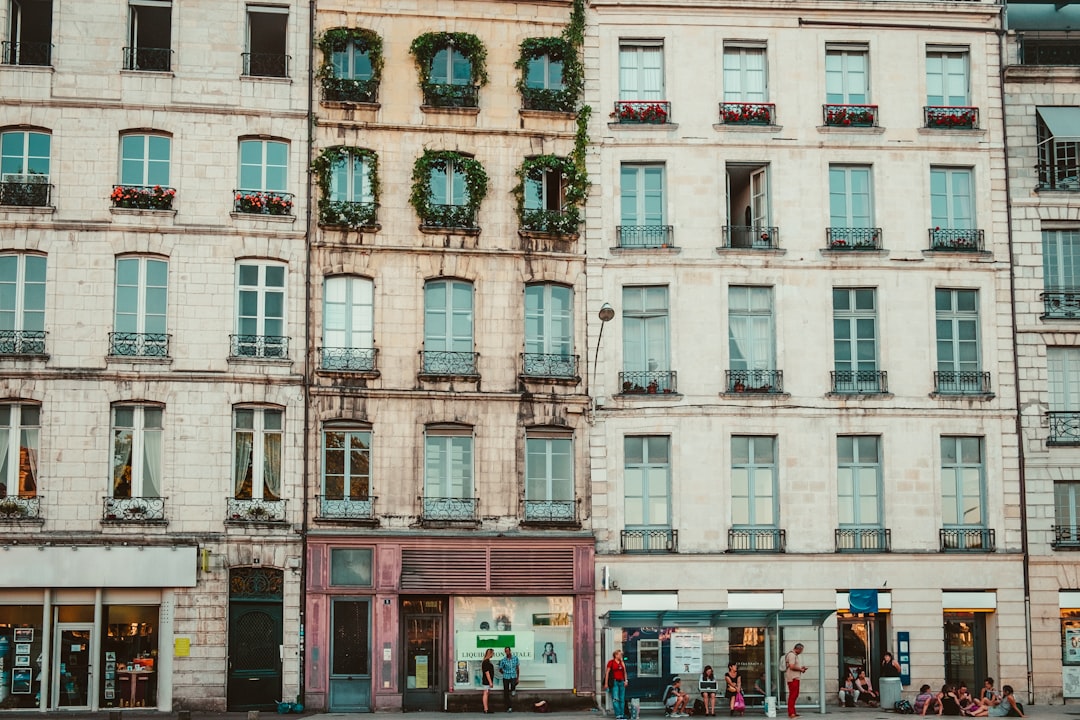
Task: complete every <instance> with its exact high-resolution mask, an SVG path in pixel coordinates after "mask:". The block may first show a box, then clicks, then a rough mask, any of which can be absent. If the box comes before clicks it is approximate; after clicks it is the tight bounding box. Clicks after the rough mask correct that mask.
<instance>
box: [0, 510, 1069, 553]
mask: <svg viewBox="0 0 1080 720" xmlns="http://www.w3.org/2000/svg"><path fill="white" fill-rule="evenodd" d="M44 524H45V518H43V517H5V518H0V526H3V527H12V526H16V525H17V526H23V525H44ZM1078 547H1080V546H1078Z"/></svg>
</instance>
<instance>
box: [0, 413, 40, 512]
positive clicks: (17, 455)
mask: <svg viewBox="0 0 1080 720" xmlns="http://www.w3.org/2000/svg"><path fill="white" fill-rule="evenodd" d="M40 434H41V407H40V406H39V405H33V404H28V403H0V498H3V497H7V496H9V495H15V496H18V497H37V493H38V452H39V450H40V445H39V442H40Z"/></svg>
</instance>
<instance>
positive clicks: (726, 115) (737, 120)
mask: <svg viewBox="0 0 1080 720" xmlns="http://www.w3.org/2000/svg"><path fill="white" fill-rule="evenodd" d="M720 122H721V124H723V125H775V124H776V105H775V104H774V103H748V102H723V103H720Z"/></svg>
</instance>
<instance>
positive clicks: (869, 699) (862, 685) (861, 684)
mask: <svg viewBox="0 0 1080 720" xmlns="http://www.w3.org/2000/svg"><path fill="white" fill-rule="evenodd" d="M855 689H856V690H858V691H859V698H860V699H861V700H862V701H863V702H865V703H866V704H867V705H869V706H870V707H877V706H878V702H879V701H880V700H881V697H880V696H879V695H878V694H877V693H876V692H874V687H873V686H872V685H871V684H870V678H868V677H866V671H865V670H860V671H859V676H858V677H857V678H855Z"/></svg>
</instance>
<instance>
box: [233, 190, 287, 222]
mask: <svg viewBox="0 0 1080 720" xmlns="http://www.w3.org/2000/svg"><path fill="white" fill-rule="evenodd" d="M294 197H295V196H294V195H293V194H292V193H287V192H275V191H262V190H233V211H234V212H238V213H242V214H244V215H283V216H287V215H292V211H293V198H294Z"/></svg>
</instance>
